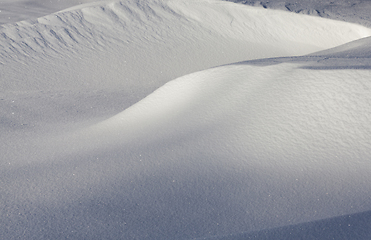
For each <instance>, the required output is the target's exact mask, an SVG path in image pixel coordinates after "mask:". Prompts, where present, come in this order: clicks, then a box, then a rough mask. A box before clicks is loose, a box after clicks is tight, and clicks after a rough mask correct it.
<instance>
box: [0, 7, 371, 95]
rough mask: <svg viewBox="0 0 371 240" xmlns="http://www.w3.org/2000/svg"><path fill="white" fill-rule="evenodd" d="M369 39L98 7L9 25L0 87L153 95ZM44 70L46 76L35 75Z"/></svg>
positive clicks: (268, 23) (344, 29) (250, 11)
mask: <svg viewBox="0 0 371 240" xmlns="http://www.w3.org/2000/svg"><path fill="white" fill-rule="evenodd" d="M370 35H371V32H370V30H369V29H367V28H364V27H361V26H358V25H354V24H348V23H344V22H337V21H332V20H326V19H320V18H315V17H310V16H298V15H296V14H292V13H287V12H277V11H273V10H266V9H257V8H254V7H249V6H242V5H236V4H233V3H228V2H222V1H191V2H189V1H181V0H172V1H170V0H167V1H158V0H156V1H144V0H129V1H115V2H103V3H102V2H98V3H90V4H88V5H80V6H77V7H75V8H73V9H70V10H68V11H62V12H59V13H56V14H52V15H49V16H46V17H41V18H38V19H37V20H29V21H22V22H18V23H15V24H8V25H4V26H3V28H2V29H1V30H0V62H1V63H2V64H0V70H1V72H2V76H3V77H2V81H1V82H0V84H1V89H2V90H3V91H22V90H27V91H29V90H59V89H64V90H71V89H74V90H76V89H79V90H81V89H102V88H106V89H107V88H110V89H117V88H121V89H123V88H131V89H132V91H139V90H137V88H136V86H137V85H138V83H143V82H146V83H147V84H146V85H147V88H148V90H146V92H147V94H148V93H150V92H151V91H153V90H154V89H156V88H158V87H160V86H161V85H163V84H164V83H165V82H167V81H169V80H171V79H174V78H176V77H180V76H182V75H185V74H188V73H191V72H195V71H199V70H203V69H207V68H210V67H214V66H218V65H222V64H226V63H233V62H238V61H243V60H249V59H256V58H266V57H280V56H288V55H302V54H308V53H311V52H315V51H319V50H324V49H327V48H330V47H335V46H338V45H341V44H344V43H347V42H350V41H353V40H356V39H359V38H362V37H366V36H370ZM40 65H42V66H43V69H44V70H43V71H36V70H35V69H38V68H39V66H40ZM19 66H22V68H23V69H24V71H19V70H18V69H19ZM5 79H12V81H5ZM140 85H142V84H140ZM141 96H142V95H141ZM139 99H140V98H139ZM139 99H138V100H139Z"/></svg>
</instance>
